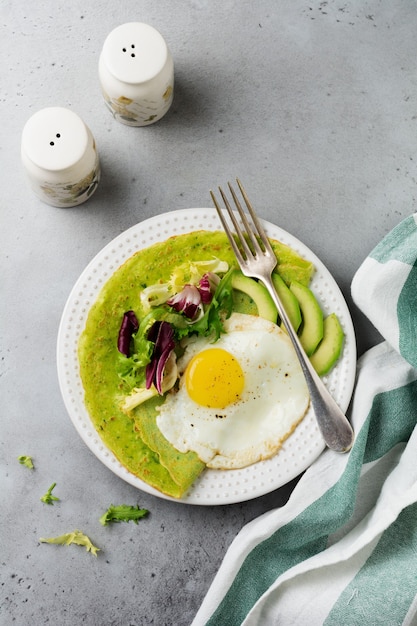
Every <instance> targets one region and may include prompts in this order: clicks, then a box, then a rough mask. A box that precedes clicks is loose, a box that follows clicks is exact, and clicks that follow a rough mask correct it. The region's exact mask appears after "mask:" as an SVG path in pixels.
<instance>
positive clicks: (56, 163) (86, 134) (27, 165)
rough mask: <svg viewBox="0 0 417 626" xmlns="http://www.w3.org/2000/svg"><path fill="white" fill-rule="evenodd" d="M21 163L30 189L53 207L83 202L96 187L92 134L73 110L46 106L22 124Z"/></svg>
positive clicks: (96, 159)
mask: <svg viewBox="0 0 417 626" xmlns="http://www.w3.org/2000/svg"><path fill="white" fill-rule="evenodd" d="M21 157H22V164H23V167H24V169H25V171H26V174H27V176H28V179H29V182H30V185H31V187H32V190H33V191H34V193H35V194H36V195H37V196H38V197H39V198H40V199H41V200H42V201H43V202H46V203H47V204H50V205H52V206H55V207H72V206H77V205H79V204H81V203H83V202H85V201H86V200H87V199H88V198H90V197H91V195H92V194H93V193H94V191H95V190H96V188H97V185H98V182H99V179H100V164H99V157H98V152H97V149H96V145H95V141H94V137H93V135H92V133H91V131H90V129H89V128H88V127H87V125H86V124H85V123H84V122H83V120H82V119H81V118H80V117H79V116H78V115H77V114H76V113H74V112H73V111H70V110H69V109H66V108H63V107H49V108H46V109H42V110H41V111H38V112H37V113H35V114H34V115H33V116H32V117H31V118H30V119H29V120H28V121H27V122H26V124H25V126H24V129H23V133H22V143H21Z"/></svg>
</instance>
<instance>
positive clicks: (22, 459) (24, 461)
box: [17, 454, 35, 469]
mask: <svg viewBox="0 0 417 626" xmlns="http://www.w3.org/2000/svg"><path fill="white" fill-rule="evenodd" d="M17 460H18V461H19V463H20V464H21V465H24V466H25V467H27V468H29V469H35V466H34V465H33V460H32V457H31V456H27V455H26V454H22V455H21V456H18V457H17Z"/></svg>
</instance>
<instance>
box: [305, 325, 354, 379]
mask: <svg viewBox="0 0 417 626" xmlns="http://www.w3.org/2000/svg"><path fill="white" fill-rule="evenodd" d="M344 338H345V334H344V332H343V329H342V326H341V324H340V321H339V318H338V317H337V315H336V313H331V314H330V315H328V316H327V317H326V318H325V319H324V321H323V339H322V340H321V342H320V343H319V345H318V347H317V350H316V351H315V352H314V353H313V354H312V355H311V356H310V361H311V364H312V365H313V367H314V369H315V370H316V372H317V374H318V375H319V376H324V374H327V373H328V372H330V370H331V369H332V367H333V366H334V365H335V364H336V362H337V361H338V360H339V357H340V355H341V354H342V349H343V341H344Z"/></svg>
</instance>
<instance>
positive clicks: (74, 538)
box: [39, 530, 100, 556]
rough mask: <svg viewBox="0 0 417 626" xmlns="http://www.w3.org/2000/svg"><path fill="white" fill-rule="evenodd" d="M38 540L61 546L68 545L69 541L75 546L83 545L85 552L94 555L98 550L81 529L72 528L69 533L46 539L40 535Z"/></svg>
mask: <svg viewBox="0 0 417 626" xmlns="http://www.w3.org/2000/svg"><path fill="white" fill-rule="evenodd" d="M39 541H40V542H41V543H55V544H58V545H61V546H69V545H70V544H71V543H75V544H76V545H77V546H85V547H86V550H87V552H91V553H92V554H94V556H97V552H99V551H100V548H97V547H96V546H94V545H93V544H92V543H91V540H90V539H89V538H88V537H87V535H85V534H84V533H83V532H81V530H74V531H72V532H71V533H65V534H64V535H60V536H59V537H49V538H48V539H46V538H44V537H41V538H40V539H39Z"/></svg>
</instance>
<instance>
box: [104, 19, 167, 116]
mask: <svg viewBox="0 0 417 626" xmlns="http://www.w3.org/2000/svg"><path fill="white" fill-rule="evenodd" d="M99 78H100V84H101V89H102V93H103V97H104V100H105V102H106V104H107V106H108V108H109V109H110V111H111V113H112V114H113V116H114V117H115V118H116V119H117V120H118V121H119V122H121V123H122V124H127V125H128V126H148V125H149V124H153V123H154V122H157V121H158V120H160V119H161V117H163V116H164V115H165V113H166V112H167V111H168V109H169V107H170V106H171V104H172V100H173V95H174V63H173V60H172V57H171V54H170V52H169V49H168V46H167V44H166V42H165V40H164V38H163V37H162V35H161V34H160V33H159V32H158V31H157V30H156V29H155V28H153V27H152V26H149V25H148V24H143V23H142V22H128V23H127V24H122V25H121V26H118V27H117V28H115V29H114V30H112V31H111V33H110V34H109V35H108V36H107V38H106V40H105V42H104V45H103V49H102V51H101V54H100V59H99Z"/></svg>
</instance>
